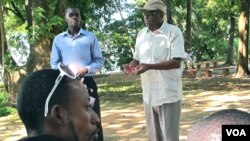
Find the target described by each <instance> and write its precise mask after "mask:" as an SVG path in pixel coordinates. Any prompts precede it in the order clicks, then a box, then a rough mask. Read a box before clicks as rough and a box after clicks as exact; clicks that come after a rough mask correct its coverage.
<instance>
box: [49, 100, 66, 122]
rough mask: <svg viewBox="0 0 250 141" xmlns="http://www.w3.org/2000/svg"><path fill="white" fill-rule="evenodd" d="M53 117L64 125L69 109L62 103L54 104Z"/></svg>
mask: <svg viewBox="0 0 250 141" xmlns="http://www.w3.org/2000/svg"><path fill="white" fill-rule="evenodd" d="M51 117H52V119H53V120H54V122H56V123H57V124H60V125H63V124H66V123H67V121H66V120H67V111H66V109H65V108H64V107H62V106H60V105H57V104H56V105H54V106H53V107H52V109H51Z"/></svg>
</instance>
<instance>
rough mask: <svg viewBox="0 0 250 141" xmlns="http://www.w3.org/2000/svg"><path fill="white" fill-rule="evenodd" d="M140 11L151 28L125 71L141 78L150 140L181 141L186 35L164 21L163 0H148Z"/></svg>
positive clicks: (140, 38) (141, 35)
mask: <svg viewBox="0 0 250 141" xmlns="http://www.w3.org/2000/svg"><path fill="white" fill-rule="evenodd" d="M140 11H141V12H143V16H144V22H145V24H146V26H147V27H145V28H143V29H142V30H141V31H140V32H139V33H138V35H137V39H136V46H135V54H134V57H133V60H132V61H131V62H130V63H129V64H126V65H125V68H130V70H131V69H132V70H133V71H129V72H127V74H130V73H133V72H135V73H136V74H140V75H141V82H142V89H143V101H144V107H145V114H146V122H147V127H148V128H147V130H148V140H150V141H179V122H180V113H181V100H182V66H181V61H182V60H183V59H185V51H184V40H183V35H182V32H181V30H180V29H179V28H178V27H177V26H174V25H171V24H168V23H166V22H164V20H163V19H164V15H165V5H164V3H163V2H162V1H161V0H148V1H147V2H146V3H145V5H144V7H143V8H142V9H140ZM125 71H126V70H125Z"/></svg>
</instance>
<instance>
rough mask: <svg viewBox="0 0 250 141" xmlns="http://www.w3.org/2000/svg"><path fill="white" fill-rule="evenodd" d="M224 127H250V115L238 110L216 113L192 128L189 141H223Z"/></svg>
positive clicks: (188, 137)
mask: <svg viewBox="0 0 250 141" xmlns="http://www.w3.org/2000/svg"><path fill="white" fill-rule="evenodd" d="M222 125H249V126H250V114H249V113H247V112H244V111H241V110H237V109H227V110H221V111H218V112H215V113H213V114H211V115H209V116H208V117H206V118H203V119H201V120H200V121H198V122H197V123H196V124H195V125H194V126H193V127H192V130H191V131H190V132H189V134H188V136H187V141H221V140H222ZM248 136H249V135H248Z"/></svg>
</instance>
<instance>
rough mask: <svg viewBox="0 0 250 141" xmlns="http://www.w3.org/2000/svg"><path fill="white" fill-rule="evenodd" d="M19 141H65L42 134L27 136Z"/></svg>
mask: <svg viewBox="0 0 250 141" xmlns="http://www.w3.org/2000/svg"><path fill="white" fill-rule="evenodd" d="M18 141H64V140H63V139H61V138H58V137H55V136H51V135H40V136H35V137H25V138H22V139H20V140H18Z"/></svg>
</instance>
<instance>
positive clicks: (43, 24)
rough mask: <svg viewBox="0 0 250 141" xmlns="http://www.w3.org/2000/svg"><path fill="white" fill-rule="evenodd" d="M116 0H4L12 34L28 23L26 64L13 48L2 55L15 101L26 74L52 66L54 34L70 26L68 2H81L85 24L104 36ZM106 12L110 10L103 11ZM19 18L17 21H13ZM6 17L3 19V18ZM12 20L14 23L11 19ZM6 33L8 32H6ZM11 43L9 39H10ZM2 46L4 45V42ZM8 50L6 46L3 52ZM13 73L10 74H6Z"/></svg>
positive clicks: (72, 3)
mask: <svg viewBox="0 0 250 141" xmlns="http://www.w3.org/2000/svg"><path fill="white" fill-rule="evenodd" d="M112 4H113V1H112V0H96V1H94V2H93V1H91V0H80V1H75V0H73V1H71V0H60V1H49V0H42V1H41V0H25V1H23V0H6V1H4V2H3V11H4V12H1V14H2V13H4V17H5V18H4V20H3V21H4V22H6V23H7V24H5V25H6V26H5V27H3V29H8V33H9V35H11V34H16V33H17V32H18V30H19V29H20V28H19V27H20V25H25V27H26V33H27V35H28V40H29V42H30V45H31V51H30V55H29V58H28V61H27V63H26V65H25V66H22V67H19V66H17V64H15V63H13V61H9V60H11V57H8V56H10V55H9V54H10V53H9V52H7V53H6V54H4V56H2V57H3V58H4V63H2V66H4V67H5V66H6V68H8V71H6V73H4V78H6V79H5V80H4V84H5V86H6V88H8V89H7V92H8V93H9V95H10V96H11V98H12V101H15V97H16V93H17V90H18V88H19V85H20V83H21V81H22V80H23V78H25V77H26V76H27V74H29V73H30V72H33V71H35V70H40V69H44V68H50V67H49V57H50V50H51V42H52V40H53V37H54V36H55V35H56V34H58V33H59V32H62V31H64V30H66V27H67V25H66V23H65V22H64V11H65V8H66V7H67V6H78V7H79V8H80V9H81V14H82V23H83V24H82V26H83V28H85V29H89V30H91V31H93V32H95V31H97V32H96V34H97V36H101V33H102V31H101V30H100V29H101V27H103V23H105V22H107V21H108V20H109V19H110V15H111V13H112V12H113V11H114V8H112V7H114V6H110V5H112ZM103 13H106V14H103ZM13 20H15V22H13ZM1 21H2V20H1ZM11 22H12V23H11ZM4 36H5V35H4ZM6 44H7V43H6ZM1 46H2V49H3V45H1ZM3 51H4V50H2V52H3ZM5 76H9V77H5ZM31 83H32V82H31Z"/></svg>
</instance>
